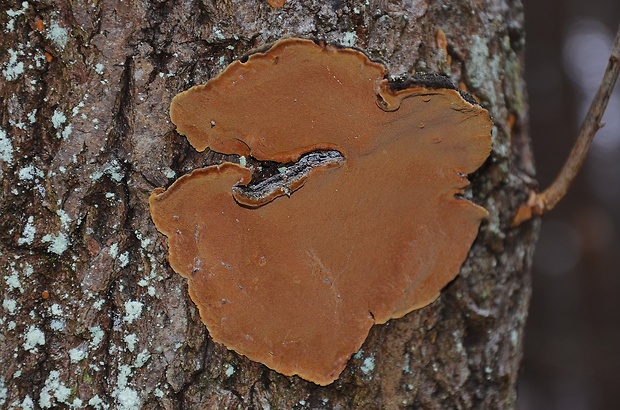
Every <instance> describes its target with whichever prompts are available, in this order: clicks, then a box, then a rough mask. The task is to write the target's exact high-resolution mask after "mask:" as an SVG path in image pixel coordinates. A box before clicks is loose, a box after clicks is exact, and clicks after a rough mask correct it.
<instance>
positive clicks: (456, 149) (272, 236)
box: [150, 39, 492, 385]
mask: <svg viewBox="0 0 620 410" xmlns="http://www.w3.org/2000/svg"><path fill="white" fill-rule="evenodd" d="M385 75H386V72H385V68H384V66H383V65H381V64H379V63H377V62H372V61H371V60H370V59H369V58H368V57H367V56H366V55H365V54H363V53H361V52H359V51H356V50H353V49H348V48H338V47H335V46H331V45H325V44H317V43H315V42H313V41H310V40H303V39H286V40H281V41H279V42H277V43H276V44H275V45H273V46H272V47H271V48H270V49H269V50H267V51H264V52H259V53H255V54H253V55H251V56H250V57H249V58H248V59H247V60H246V61H244V62H242V61H236V62H234V63H232V64H231V65H230V66H229V67H228V68H227V69H226V70H225V71H224V72H222V73H221V74H220V75H219V76H218V77H216V78H214V79H211V80H210V81H208V82H207V83H206V84H204V85H200V86H196V87H193V88H191V89H190V90H188V91H185V92H183V93H181V94H179V95H177V96H176V97H175V98H174V100H173V101H172V104H171V118H172V121H173V122H174V124H175V125H176V126H177V131H178V132H179V133H180V134H182V135H185V136H186V137H187V139H188V140H189V142H190V143H191V145H192V146H193V147H194V148H195V149H197V150H198V151H203V150H205V149H206V148H207V147H209V148H210V149H212V150H215V151H218V152H221V153H225V154H238V155H242V156H250V157H253V158H255V159H256V160H259V161H277V162H280V163H290V162H294V163H295V164H293V165H292V166H291V167H288V168H287V170H286V171H284V172H283V175H276V176H274V177H272V178H271V179H269V180H267V181H261V182H260V183H255V182H253V181H252V178H253V169H250V168H247V167H244V166H241V165H238V164H234V163H224V164H221V165H219V166H210V167H207V168H203V169H198V170H195V171H194V172H192V173H191V174H189V175H184V176H182V177H180V178H179V179H178V180H176V181H175V182H174V183H173V184H172V186H170V187H169V188H168V189H166V190H164V189H163V188H158V189H156V190H155V191H154V192H153V193H152V195H151V197H150V206H151V214H152V217H153V221H154V222H155V224H156V226H157V229H158V230H159V231H160V232H162V233H163V234H164V235H166V236H167V237H168V244H169V253H170V255H169V260H170V264H171V266H172V268H173V269H174V270H175V271H176V272H178V273H179V274H181V275H182V276H183V277H185V278H187V280H188V286H189V293H190V296H191V298H192V300H193V301H194V302H195V303H196V305H197V306H198V308H199V310H200V315H201V318H202V320H203V322H204V323H205V324H206V326H207V328H208V330H209V333H210V334H211V337H212V338H213V340H215V341H217V342H220V343H223V344H224V345H226V346H227V347H228V348H229V349H233V350H235V351H237V352H238V353H241V354H244V355H246V356H247V357H249V358H250V359H252V360H255V361H258V362H261V363H264V364H265V365H267V366H268V367H270V368H272V369H274V370H276V371H278V372H280V373H283V374H285V375H293V374H297V375H299V376H301V377H302V378H304V379H307V380H310V381H313V382H315V383H317V384H320V385H326V384H329V383H331V382H333V381H334V380H335V379H336V378H337V377H338V375H339V374H340V373H341V372H342V370H343V369H344V367H345V365H346V363H347V360H348V359H349V358H350V357H351V355H352V354H354V353H355V352H356V351H358V350H359V348H360V347H361V345H362V343H363V342H364V340H365V338H366V336H367V334H368V331H369V329H370V327H371V326H372V325H373V324H375V323H385V322H386V321H388V320H390V319H393V318H398V317H401V316H403V315H405V314H407V313H408V312H411V311H412V310H415V309H418V308H421V307H423V306H426V305H428V304H429V303H431V302H432V301H434V300H435V299H436V298H437V297H438V295H439V292H440V290H441V289H442V288H443V287H444V286H445V285H446V284H447V283H448V282H450V281H451V280H452V279H453V278H454V277H455V276H456V275H457V274H458V272H459V269H460V266H461V264H462V263H463V261H464V260H465V258H466V256H467V253H468V251H469V248H470V246H471V244H472V242H473V240H474V239H475V237H476V235H477V232H478V227H479V225H480V221H481V220H482V219H483V218H484V217H485V216H486V214H487V212H486V211H485V210H484V209H483V208H481V207H480V206H477V205H475V204H473V203H471V202H470V201H468V200H466V199H464V198H463V197H462V194H463V192H464V189H465V188H466V187H467V185H468V180H467V177H466V176H467V174H469V173H472V172H474V171H475V170H476V169H477V168H478V167H480V166H481V165H482V163H483V162H484V161H485V159H486V158H487V156H488V154H489V152H490V149H491V137H490V133H491V127H492V124H491V121H490V119H489V115H488V113H487V111H486V110H484V109H483V108H482V107H480V106H479V105H477V104H476V103H475V102H474V101H473V100H471V99H470V98H467V97H466V96H465V95H463V94H461V93H460V92H459V91H458V90H457V89H456V88H455V87H454V86H453V85H452V84H451V83H450V82H449V81H447V80H446V79H444V78H443V77H435V76H418V77H417V78H412V79H409V80H407V81H401V82H390V81H388V80H386V79H385ZM287 173H288V174H287ZM259 184H263V185H262V186H258V185H259Z"/></svg>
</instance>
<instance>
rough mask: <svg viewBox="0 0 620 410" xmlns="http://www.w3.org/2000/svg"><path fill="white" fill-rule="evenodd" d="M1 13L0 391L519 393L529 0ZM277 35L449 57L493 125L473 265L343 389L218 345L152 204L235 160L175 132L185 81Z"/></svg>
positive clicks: (74, 4) (47, 401)
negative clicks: (517, 220) (156, 194)
mask: <svg viewBox="0 0 620 410" xmlns="http://www.w3.org/2000/svg"><path fill="white" fill-rule="evenodd" d="M39 20H40V21H39ZM41 23H42V24H41ZM0 29H1V31H0V44H1V46H0V66H1V67H0V69H1V70H0V71H1V74H2V76H1V77H0V105H1V107H2V111H1V114H0V181H1V189H0V299H1V300H2V305H1V307H0V363H1V365H0V408H25V409H30V408H69V407H75V408H93V409H108V408H110V409H117V408H118V409H138V408H140V409H159V408H162V409H269V408H271V409H375V408H376V409H379V408H381V409H405V408H409V409H418V408H419V409H471V408H473V409H508V408H513V407H515V406H516V404H515V402H516V381H517V374H518V371H519V363H520V360H521V354H522V339H523V328H524V323H525V319H526V316H527V308H528V302H529V296H530V277H529V270H530V265H531V259H532V253H533V249H534V243H535V240H536V237H537V232H538V223H537V222H536V221H535V222H533V223H530V224H526V225H525V226H523V227H520V228H519V229H511V228H509V222H510V218H511V216H512V215H513V213H514V211H515V209H516V207H517V206H518V205H519V204H520V203H521V202H522V201H523V200H524V199H525V196H526V195H525V191H526V187H527V186H528V184H531V183H532V182H531V181H532V179H531V176H532V175H533V174H534V171H533V165H532V155H531V152H530V148H529V141H528V137H527V134H526V128H527V105H526V102H525V99H526V95H525V90H524V83H523V78H522V74H523V61H522V60H523V48H524V32H523V8H522V5H521V2H520V1H519V0H454V1H450V2H443V1H431V0H365V1H356V0H327V1H319V0H288V1H287V3H286V4H285V5H284V7H282V8H277V9H275V8H273V7H271V6H270V5H269V4H268V3H267V2H266V1H265V0H222V1H216V0H183V1H181V0H172V1H157V0H150V1H149V0H136V1H127V0H125V1H123V0H91V1H80V2H78V1H67V0H64V1H52V0H40V1H29V2H21V1H15V0H13V1H4V2H2V3H1V4H0ZM438 30H442V31H443V32H444V33H445V36H446V38H447V55H446V53H445V52H444V50H442V48H441V47H439V46H438V44H437V33H438ZM282 37H306V38H316V39H322V40H325V41H327V42H332V43H338V44H343V45H349V46H355V47H357V48H359V49H361V50H363V51H365V52H366V53H367V54H368V55H369V56H370V57H371V58H373V59H376V60H380V61H382V62H384V63H385V64H386V66H387V68H388V70H389V72H390V74H391V75H394V76H400V75H403V74H407V73H412V72H437V73H443V74H447V75H449V76H450V77H451V78H452V79H453V80H454V81H455V82H456V83H459V84H461V85H462V86H464V87H465V88H466V89H467V90H468V91H469V92H470V93H471V94H472V95H474V96H475V97H476V98H478V99H479V100H480V102H481V103H482V105H483V106H485V107H486V108H487V109H488V110H489V111H490V113H491V115H492V118H493V120H494V123H495V125H496V126H495V129H494V133H493V152H492V154H491V156H490V158H489V159H488V161H487V163H486V164H485V165H484V166H483V167H482V168H481V169H480V170H479V171H478V172H476V173H475V174H474V175H472V176H471V178H470V179H471V180H472V189H471V192H472V199H473V200H474V201H475V202H476V203H478V204H480V205H482V206H484V207H485V208H486V209H488V210H489V213H490V216H489V218H488V220H486V221H485V222H484V223H483V224H482V227H481V229H480V234H479V236H478V239H477V240H476V242H475V243H474V245H473V247H472V249H471V252H470V255H469V257H468V259H467V261H466V262H465V264H464V265H463V267H462V270H461V273H460V275H459V276H458V277H457V279H456V280H454V281H453V282H452V283H451V284H450V285H449V286H448V287H447V288H445V289H444V291H443V292H442V294H441V296H440V298H439V299H438V300H437V301H435V302H434V303H432V304H431V305H430V306H428V307H426V308H424V309H421V310H418V311H415V312H413V313H410V314H408V315H407V316H405V317H404V318H402V319H398V320H392V321H390V322H388V323H387V324H386V325H381V326H375V327H373V328H372V329H371V332H370V335H369V337H368V339H367V340H366V342H365V344H364V346H363V348H362V350H361V351H360V352H359V353H358V354H357V355H356V356H354V357H353V358H352V359H351V360H350V361H349V364H348V366H347V368H346V370H345V371H344V372H343V374H342V375H341V377H340V378H339V379H338V380H337V381H336V382H335V383H333V384H332V385H330V386H327V387H319V386H317V385H315V384H313V383H311V382H307V381H304V380H302V379H300V378H298V377H285V376H282V375H280V374H278V373H275V372H273V371H271V370H269V369H268V368H266V367H264V366H263V365H261V364H258V363H254V362H252V361H250V360H248V359H247V358H245V357H243V356H240V355H238V354H236V353H234V352H232V351H228V350H227V349H226V348H225V347H224V346H222V345H219V344H215V343H213V342H212V341H211V340H210V338H209V335H208V332H207V330H206V328H205V326H204V325H203V324H202V322H201V321H200V318H199V316H198V311H197V309H196V307H195V306H194V304H193V303H192V301H191V300H190V299H189V296H188V294H187V286H186V283H185V280H184V279H183V278H181V276H179V275H178V274H176V273H175V272H173V271H172V270H171V269H170V267H169V265H168V263H167V259H166V258H167V247H166V241H165V237H163V236H162V235H161V234H159V233H158V232H157V231H156V229H155V226H154V225H153V223H152V221H151V218H150V214H149V208H148V197H149V194H150V193H151V191H152V190H153V189H154V188H155V187H159V186H168V185H169V184H170V183H171V182H172V181H173V180H174V179H175V178H176V177H178V176H180V175H182V174H184V173H187V172H189V171H191V170H192V169H195V168H198V167H201V166H204V165H205V164H210V163H214V162H215V161H217V160H219V159H221V156H218V155H217V154H215V153H210V152H208V151H207V152H204V153H196V152H194V151H193V150H192V149H191V147H190V146H189V145H188V143H187V142H186V140H185V138H183V137H181V136H179V135H178V134H176V133H175V130H174V126H173V124H172V123H171V122H170V120H169V116H168V114H169V105H170V101H171V99H172V98H173V97H174V96H175V95H176V94H177V93H179V92H181V91H183V90H185V89H187V88H189V87H190V86H192V85H195V84H201V83H204V82H206V81H207V80H208V79H210V78H212V77H214V76H216V75H217V74H218V73H220V72H221V71H222V69H224V68H225V67H226V66H227V65H228V64H229V63H230V62H231V61H233V60H235V59H238V58H240V57H242V56H243V55H245V54H246V53H248V52H249V51H250V50H251V49H253V48H256V47H262V46H264V45H266V44H269V43H271V42H273V41H275V40H277V39H280V38H282ZM398 160H402V159H398Z"/></svg>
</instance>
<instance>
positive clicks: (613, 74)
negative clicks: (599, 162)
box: [511, 27, 620, 227]
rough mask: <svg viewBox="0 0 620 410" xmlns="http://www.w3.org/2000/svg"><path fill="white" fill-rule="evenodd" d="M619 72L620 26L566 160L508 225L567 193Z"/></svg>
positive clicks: (542, 209) (550, 206)
mask: <svg viewBox="0 0 620 410" xmlns="http://www.w3.org/2000/svg"><path fill="white" fill-rule="evenodd" d="M619 72H620V27H618V32H617V33H616V39H615V40H614V44H613V46H612V48H611V55H610V56H609V62H608V63H607V68H606V69H605V74H604V75H603V81H601V85H600V86H599V88H598V91H597V92H596V96H595V97H594V100H593V101H592V104H591V105H590V109H589V110H588V114H587V115H586V118H585V120H584V121H583V124H582V126H581V131H580V132H579V136H578V137H577V141H576V142H575V146H574V147H573V149H572V151H571V152H570V155H569V156H568V159H567V160H566V163H564V166H563V167H562V170H561V171H560V173H559V174H558V176H557V177H556V179H555V180H554V181H553V183H552V184H551V185H550V186H549V187H548V188H547V189H545V190H544V191H543V192H541V193H537V192H534V191H532V192H530V197H529V199H528V201H527V202H526V203H525V204H523V205H521V206H520V207H519V209H518V210H517V213H516V214H515V216H514V218H513V219H512V223H511V226H512V227H516V226H518V225H520V224H521V223H523V222H525V221H527V220H529V219H531V218H532V217H534V216H541V215H544V214H545V213H547V212H549V211H550V210H552V209H553V208H555V206H556V205H557V204H558V202H560V200H561V199H562V198H563V197H564V195H566V191H568V188H569V187H570V186H571V184H572V183H573V180H574V179H575V176H577V173H578V172H579V170H580V169H581V166H582V165H583V161H584V160H585V158H586V154H587V153H588V148H590V144H591V143H592V140H593V139H594V135H596V132H597V131H598V130H599V129H600V128H601V127H602V124H601V119H602V118H603V114H604V113H605V108H607V102H608V101H609V97H610V96H611V94H612V92H613V89H614V85H615V84H616V79H617V78H618V73H619Z"/></svg>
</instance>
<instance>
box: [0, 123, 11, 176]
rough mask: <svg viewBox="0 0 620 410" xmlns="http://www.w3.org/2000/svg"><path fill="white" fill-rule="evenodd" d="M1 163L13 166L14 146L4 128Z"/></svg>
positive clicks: (0, 139) (0, 152) (0, 129)
mask: <svg viewBox="0 0 620 410" xmlns="http://www.w3.org/2000/svg"><path fill="white" fill-rule="evenodd" d="M0 161H4V162H5V163H6V164H7V165H8V166H10V165H12V164H13V144H12V143H11V140H10V139H9V138H8V136H7V134H6V132H5V131H4V130H3V129H2V128H0ZM0 175H1V174H0Z"/></svg>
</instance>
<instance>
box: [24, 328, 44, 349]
mask: <svg viewBox="0 0 620 410" xmlns="http://www.w3.org/2000/svg"><path fill="white" fill-rule="evenodd" d="M44 344H45V333H43V331H41V329H39V328H38V327H36V326H34V325H31V326H30V327H29V328H28V331H27V332H26V334H25V335H24V344H23V347H24V350H26V351H27V352H30V353H38V351H39V350H38V348H37V346H43V345H44Z"/></svg>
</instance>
